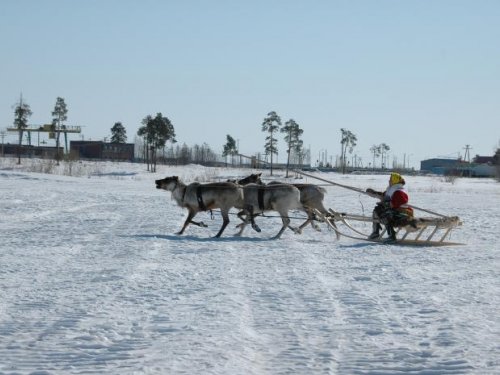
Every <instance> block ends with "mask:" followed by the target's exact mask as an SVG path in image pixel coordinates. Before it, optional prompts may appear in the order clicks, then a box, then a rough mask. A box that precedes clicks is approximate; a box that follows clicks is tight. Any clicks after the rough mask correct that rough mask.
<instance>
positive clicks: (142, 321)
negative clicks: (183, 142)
mask: <svg viewBox="0 0 500 375" xmlns="http://www.w3.org/2000/svg"><path fill="white" fill-rule="evenodd" d="M31 163H35V164H31ZM36 163H39V162H37V161H29V160H23V165H22V166H21V168H20V169H19V168H17V166H15V164H14V163H13V162H12V160H6V159H0V236H1V240H0V374H38V375H41V374H91V373H106V374H231V375H233V374H407V373H408V374H499V373H500V314H499V311H500V298H499V296H500V277H499V276H500V275H499V270H500V246H499V244H498V239H499V235H498V233H499V224H500V183H498V182H496V181H494V180H491V179H481V180H479V179H458V180H456V181H455V182H454V183H453V184H452V183H450V182H446V181H444V180H443V178H441V177H407V186H408V188H409V192H410V194H411V201H412V203H413V204H414V205H416V206H418V207H425V208H428V209H431V210H434V211H437V212H440V213H443V214H447V215H458V216H460V218H461V219H462V220H463V222H464V225H463V227H462V228H460V229H459V230H456V231H454V232H453V234H452V236H451V240H452V241H458V242H465V243H467V245H465V246H456V247H442V248H431V247H423V248H415V247H400V246H396V245H380V244H371V243H359V242H356V241H354V240H350V239H345V238H343V239H341V240H340V241H337V240H336V239H335V236H334V234H333V233H332V232H331V231H330V230H328V229H327V227H326V226H325V225H324V224H323V225H322V231H321V232H316V231H314V230H313V229H312V228H310V227H308V228H306V229H305V230H304V232H303V234H301V235H296V234H294V233H293V232H291V231H286V232H285V233H284V235H283V237H282V239H280V240H270V239H269V238H270V237H271V236H273V235H274V234H276V233H277V232H278V229H279V227H280V220H279V219H278V218H259V219H258V223H259V224H260V226H261V228H262V229H263V230H262V233H256V232H253V231H252V230H251V228H247V229H246V231H245V233H244V237H242V238H236V237H233V236H232V234H233V233H235V232H236V229H235V228H234V225H235V224H236V223H237V219H236V217H232V221H231V223H230V224H229V226H228V228H227V229H226V232H225V233H224V234H223V237H222V238H220V239H213V238H211V236H212V235H214V234H215V233H216V232H217V230H218V228H219V227H220V224H221V220H220V217H219V215H218V214H215V218H214V220H211V218H210V215H209V214H208V213H202V214H200V215H199V216H197V218H198V219H200V220H203V221H204V222H206V223H208V225H209V226H208V228H199V227H195V226H190V227H189V228H188V229H187V232H186V234H185V235H183V236H177V235H175V234H174V233H175V232H176V231H177V230H179V229H180V227H181V224H182V222H183V220H184V218H185V215H186V211H184V210H182V209H181V208H179V207H178V206H176V205H175V203H174V202H173V201H172V200H171V199H170V193H167V192H165V191H162V190H157V189H156V188H155V184H154V180H155V179H157V178H162V177H165V176H169V175H178V176H180V177H181V178H182V179H183V180H184V181H186V182H192V181H194V180H195V179H196V180H199V181H209V180H215V179H220V178H224V179H225V178H228V177H234V176H244V175H246V174H249V171H245V170H233V169H224V168H203V167H199V166H193V165H191V166H185V167H166V166H159V168H158V173H156V174H151V173H147V172H145V171H144V169H145V168H144V165H140V164H126V163H115V164H113V163H99V164H95V163H73V164H72V165H71V167H70V166H68V165H67V164H64V165H61V166H60V167H56V166H54V165H51V166H50V168H49V167H47V166H45V167H44V166H43V164H42V163H40V164H36ZM29 165H31V166H29ZM44 168H45V169H47V170H49V169H50V171H51V172H55V173H61V174H44V173H37V172H32V171H33V170H37V171H39V172H43V171H44ZM68 172H71V174H72V175H73V176H76V177H70V176H64V175H62V173H66V174H68ZM264 177H265V178H266V179H269V178H270V177H269V175H268V172H264ZM322 177H324V178H327V179H329V180H333V181H335V182H339V183H342V184H345V185H350V186H355V187H359V188H363V189H365V188H367V187H372V188H375V189H380V190H383V189H384V187H385V185H386V181H387V175H345V176H343V175H338V174H323V175H322ZM302 181H307V182H313V183H317V181H314V180H311V179H306V180H302ZM327 190H328V193H327V196H326V202H325V205H326V206H327V207H332V208H335V209H337V210H339V211H345V212H350V213H358V214H370V212H371V209H372V207H373V205H374V203H375V201H374V199H373V198H369V197H366V196H365V195H361V194H358V193H355V192H353V191H350V190H346V189H341V188H338V187H333V186H332V187H327ZM300 215H302V214H300V213H297V214H296V216H300ZM298 222H299V221H298V219H294V223H295V224H296V223H298Z"/></svg>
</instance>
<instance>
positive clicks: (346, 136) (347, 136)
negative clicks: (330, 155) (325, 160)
mask: <svg viewBox="0 0 500 375" xmlns="http://www.w3.org/2000/svg"><path fill="white" fill-rule="evenodd" d="M340 132H341V134H342V138H341V140H340V144H341V153H340V157H341V159H342V173H345V172H346V154H347V151H349V153H352V150H354V147H356V142H357V140H358V139H357V137H356V136H355V135H354V133H352V132H351V131H349V130H347V129H344V128H342V129H340Z"/></svg>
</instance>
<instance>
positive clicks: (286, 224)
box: [272, 212, 296, 240]
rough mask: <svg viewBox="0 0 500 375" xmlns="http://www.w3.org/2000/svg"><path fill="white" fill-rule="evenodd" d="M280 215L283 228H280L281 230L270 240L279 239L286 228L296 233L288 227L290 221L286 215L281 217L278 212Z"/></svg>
mask: <svg viewBox="0 0 500 375" xmlns="http://www.w3.org/2000/svg"><path fill="white" fill-rule="evenodd" d="M280 215H281V221H282V222H283V226H282V227H281V229H280V231H279V232H278V234H277V235H276V236H274V237H273V238H272V239H273V240H277V239H279V238H280V237H281V235H282V234H283V232H284V231H285V229H286V228H287V227H288V228H290V229H291V230H293V231H294V232H296V229H294V228H292V227H290V219H289V218H288V213H286V214H285V215H283V214H282V213H281V212H280Z"/></svg>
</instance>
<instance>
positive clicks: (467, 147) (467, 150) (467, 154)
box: [464, 145, 472, 163]
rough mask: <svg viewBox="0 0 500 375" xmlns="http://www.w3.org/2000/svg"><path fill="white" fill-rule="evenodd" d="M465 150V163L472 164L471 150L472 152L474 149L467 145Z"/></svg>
mask: <svg viewBox="0 0 500 375" xmlns="http://www.w3.org/2000/svg"><path fill="white" fill-rule="evenodd" d="M464 150H465V155H464V161H466V162H467V163H470V152H469V151H470V150H472V147H471V146H470V145H465V147H464Z"/></svg>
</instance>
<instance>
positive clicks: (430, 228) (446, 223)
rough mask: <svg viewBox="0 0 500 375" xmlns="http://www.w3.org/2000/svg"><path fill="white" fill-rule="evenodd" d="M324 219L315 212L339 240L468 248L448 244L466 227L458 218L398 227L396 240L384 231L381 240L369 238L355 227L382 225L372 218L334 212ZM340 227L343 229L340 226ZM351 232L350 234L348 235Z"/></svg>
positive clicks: (427, 219)
mask: <svg viewBox="0 0 500 375" xmlns="http://www.w3.org/2000/svg"><path fill="white" fill-rule="evenodd" d="M328 211H329V213H328V214H326V215H324V214H322V213H321V212H319V211H317V210H316V211H315V214H316V216H317V217H318V218H319V219H321V220H322V221H324V222H325V223H326V224H327V225H328V226H329V227H330V228H331V229H332V230H334V231H335V233H336V234H337V235H338V236H341V237H342V236H343V237H347V238H351V239H354V240H358V241H366V242H374V243H383V244H394V245H405V246H457V245H464V244H463V243H459V242H450V241H445V239H446V237H447V236H448V235H449V234H450V232H451V231H452V230H453V229H454V228H456V227H458V226H460V225H462V222H461V221H460V219H459V218H458V217H457V216H450V217H438V218H434V217H422V218H418V219H415V221H414V226H412V225H405V226H401V227H395V228H394V229H395V230H396V240H390V239H388V238H384V234H385V233H386V230H385V229H384V230H383V231H382V232H381V234H380V237H379V238H377V239H370V238H368V236H369V233H368V234H366V233H365V232H363V231H362V230H360V229H359V228H358V227H356V226H355V225H353V222H358V223H359V222H365V223H370V228H371V224H373V223H378V222H379V221H378V220H377V219H373V218H372V217H369V216H362V215H353V214H348V213H343V212H336V211H334V210H332V209H329V210H328ZM337 223H339V224H340V225H337ZM347 231H348V232H347Z"/></svg>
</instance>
